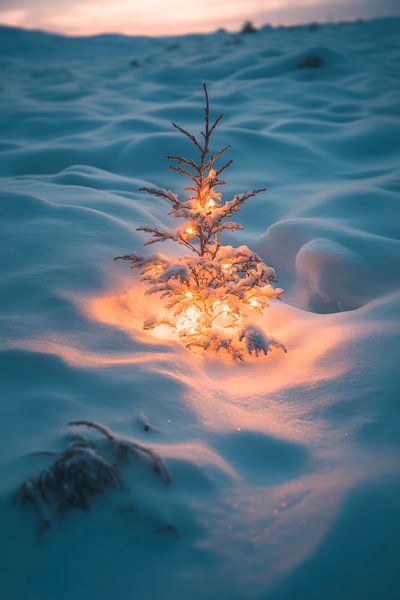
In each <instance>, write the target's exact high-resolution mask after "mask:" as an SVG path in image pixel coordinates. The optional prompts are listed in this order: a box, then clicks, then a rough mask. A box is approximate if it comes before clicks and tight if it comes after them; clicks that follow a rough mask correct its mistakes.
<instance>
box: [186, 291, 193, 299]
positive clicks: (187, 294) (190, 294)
mask: <svg viewBox="0 0 400 600" xmlns="http://www.w3.org/2000/svg"><path fill="white" fill-rule="evenodd" d="M185 296H186V298H193V294H192V292H186V294H185Z"/></svg>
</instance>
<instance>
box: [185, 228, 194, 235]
mask: <svg viewBox="0 0 400 600" xmlns="http://www.w3.org/2000/svg"><path fill="white" fill-rule="evenodd" d="M185 233H187V234H188V235H193V234H194V229H193V227H187V228H186V229H185Z"/></svg>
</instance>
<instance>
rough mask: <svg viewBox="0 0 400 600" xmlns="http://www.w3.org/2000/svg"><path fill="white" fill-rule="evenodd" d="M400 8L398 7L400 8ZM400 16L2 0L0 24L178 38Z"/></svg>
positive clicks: (338, 8) (198, 2)
mask: <svg viewBox="0 0 400 600" xmlns="http://www.w3.org/2000/svg"><path fill="white" fill-rule="evenodd" d="M396 7H397V8H396ZM399 13H400V4H398V2H397V0H68V2H66V1H65V0H42V1H38V0H0V23H3V24H7V25H14V26H19V27H26V28H31V29H32V28H35V29H46V30H49V31H54V32H59V33H64V34H68V35H90V34H96V33H105V32H114V33H125V34H145V35H174V34H180V33H187V32H204V31H213V30H215V29H217V28H219V27H225V28H226V29H230V30H237V29H239V28H240V26H241V24H242V23H243V21H244V20H245V19H251V20H253V21H254V23H256V24H257V25H262V24H265V23H272V24H279V23H283V24H293V23H298V22H308V21H313V20H319V21H329V20H340V19H354V18H359V17H364V18H370V17H375V16H385V15H391V14H399Z"/></svg>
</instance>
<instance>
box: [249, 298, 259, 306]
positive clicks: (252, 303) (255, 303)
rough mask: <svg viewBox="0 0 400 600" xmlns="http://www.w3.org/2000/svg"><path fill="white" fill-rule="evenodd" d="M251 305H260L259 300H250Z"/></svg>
mask: <svg viewBox="0 0 400 600" xmlns="http://www.w3.org/2000/svg"><path fill="white" fill-rule="evenodd" d="M250 306H258V301H257V300H255V299H254V298H253V299H252V300H250Z"/></svg>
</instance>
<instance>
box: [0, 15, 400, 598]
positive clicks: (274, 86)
mask: <svg viewBox="0 0 400 600" xmlns="http://www.w3.org/2000/svg"><path fill="white" fill-rule="evenodd" d="M399 29H400V20H398V19H393V20H380V21H379V20H377V21H371V22H364V23H362V22H360V23H354V24H338V25H326V26H321V27H317V28H312V29H309V28H308V27H299V28H293V29H275V30H273V29H265V30H263V31H260V32H258V33H257V34H254V35H246V36H242V37H241V36H235V35H232V34H227V33H225V32H223V31H219V32H217V33H215V34H213V35H206V36H203V35H190V36H183V37H179V38H173V39H172V38H168V39H167V38H157V39H147V38H131V37H123V36H117V35H110V36H99V37H95V38H74V39H68V38H62V37H58V36H54V35H47V34H45V33H41V32H28V31H22V30H14V29H9V28H2V29H1V30H0V48H1V65H2V71H3V86H2V89H1V92H0V94H1V96H0V102H1V121H2V139H1V146H0V153H1V160H0V174H1V218H2V236H1V242H0V243H1V256H2V261H1V264H2V278H1V283H2V291H1V295H0V303H1V309H2V320H1V327H2V336H1V387H2V394H1V398H2V401H1V412H0V422H1V430H2V434H1V452H0V465H1V476H0V486H1V487H0V490H1V504H0V528H1V532H2V544H1V546H0V548H1V549H0V579H1V582H2V583H1V589H2V595H3V596H4V597H5V598H7V600H14V599H15V600H20V599H22V598H23V599H24V600H25V599H29V600H30V599H32V600H33V599H35V600H36V599H38V598H40V600H54V598H57V600H70V599H71V598H75V599H77V600H80V599H82V600H83V599H85V600H86V599H87V598H96V599H99V600H103V599H104V600H108V599H110V598H114V597H115V598H122V597H135V598H139V599H147V598H165V599H172V598H174V599H176V598H193V599H194V600H202V599H205V598H207V599H214V598H215V599H217V598H218V599H221V598H232V599H247V598H254V599H260V600H261V599H263V600H264V599H270V598H271V599H273V600H280V599H282V600H283V599H284V600H286V599H289V598H296V599H307V600H310V599H315V600H319V599H320V598H322V597H323V598H324V599H325V600H327V599H332V600H337V599H339V598H340V600H347V599H352V600H355V599H358V598H360V599H363V600H366V599H373V598H377V597H384V598H385V600H387V599H391V598H393V599H394V598H396V597H397V596H398V587H399V583H400V581H399V572H398V568H397V567H398V564H397V556H396V552H398V546H399V535H400V531H399V522H400V521H399V508H398V497H399V492H400V478H399V463H398V460H397V457H398V442H399V439H400V438H399V423H400V420H399V415H398V364H399V341H398V340H399V325H398V323H399V314H398V312H399V299H400V286H399V268H398V265H399V258H400V243H399V232H400V218H399V213H398V206H397V205H398V202H399V182H400V171H399V158H400V150H399V145H398V139H399V133H400V120H399V115H400V92H399V73H398V63H399V59H400V44H399V39H400V38H399ZM316 56H318V57H319V59H318V60H317V59H315V58H312V57H316ZM310 57H311V58H310ZM135 61H136V62H135ZM131 62H132V64H131ZM307 65H308V67H307ZM310 65H311V66H310ZM203 81H206V82H207V83H208V89H209V94H210V99H211V110H212V114H214V115H217V114H218V113H219V112H224V113H225V117H224V119H223V121H222V123H221V126H220V128H219V132H218V134H217V135H216V141H215V142H216V144H218V146H219V147H220V146H221V147H222V146H225V145H228V144H231V145H232V149H231V150H230V151H229V153H227V154H226V156H227V157H228V154H229V158H233V159H234V161H235V162H234V164H233V166H232V168H231V169H230V170H229V172H227V173H226V177H227V180H228V186H227V188H226V190H224V197H225V196H226V195H227V194H228V195H231V197H232V198H233V197H234V195H235V194H240V193H242V192H245V191H246V190H247V189H253V188H256V187H264V186H265V187H267V188H268V191H267V193H265V194H262V195H259V196H256V197H254V198H252V199H250V200H249V201H248V202H247V203H246V205H245V207H244V208H243V210H242V211H241V213H240V215H238V221H240V223H241V224H242V225H243V226H244V230H243V231H240V232H238V231H232V232H230V231H229V232H227V233H225V238H224V240H225V243H226V244H233V245H236V246H240V245H247V246H249V248H250V249H252V250H254V251H255V252H257V253H258V254H259V255H260V256H261V257H262V258H263V259H264V260H265V261H266V262H267V263H268V264H270V265H272V267H274V268H275V269H276V272H277V274H278V276H279V278H280V279H279V285H280V286H282V288H284V289H285V290H286V292H285V295H284V297H283V300H282V302H278V301H275V300H273V301H272V302H271V306H270V308H268V309H266V311H265V316H264V317H263V319H261V321H260V322H261V323H262V324H263V329H264V330H265V331H267V332H268V334H270V335H271V337H272V338H274V339H275V338H276V339H279V340H280V341H281V342H282V343H284V344H285V346H286V347H287V349H288V352H287V354H284V353H283V352H281V351H279V350H276V349H272V350H271V352H270V353H269V354H268V356H267V357H264V356H262V357H261V358H258V359H257V358H255V357H254V358H252V359H251V360H250V361H249V362H248V363H245V364H239V365H234V364H232V362H231V361H230V360H228V359H226V360H225V359H224V357H223V351H221V352H220V353H218V355H217V356H215V355H208V356H205V357H204V356H202V355H201V354H198V353H192V352H190V351H189V350H187V349H186V348H184V347H183V346H182V345H181V344H180V343H179V341H177V340H175V339H172V338H171V337H170V336H169V334H168V333H166V332H163V331H160V332H159V333H158V334H157V335H156V333H155V332H152V331H144V330H143V329H142V325H143V321H145V320H146V319H149V318H150V317H151V316H152V315H153V314H160V311H161V312H162V308H161V307H162V304H161V303H159V302H158V300H157V298H156V297H155V296H150V297H149V296H145V295H144V291H145V287H144V286H143V284H141V283H140V282H139V280H138V275H137V274H136V273H135V272H134V271H130V270H129V269H128V268H127V265H126V263H124V262H123V261H118V262H114V261H113V258H114V257H115V256H121V255H125V254H130V253H132V252H138V253H142V252H143V246H142V243H143V241H144V240H145V239H146V237H145V235H144V234H143V233H140V232H137V231H136V228H137V227H139V226H143V225H148V226H154V227H164V228H168V227H170V226H171V225H172V220H171V219H172V217H168V216H167V210H168V205H167V203H166V202H165V201H164V200H163V199H162V198H153V197H150V196H146V194H143V193H140V192H138V188H140V187H151V186H157V187H161V188H165V189H171V190H172V191H173V192H176V193H179V194H182V193H183V182H182V181H181V178H180V176H179V174H177V173H174V172H168V171H167V170H166V162H167V161H166V160H165V156H166V155H167V154H172V153H173V154H179V155H180V154H187V151H188V145H187V143H186V141H185V140H184V139H182V136H180V135H179V134H178V132H176V131H175V130H174V129H173V128H172V127H171V126H170V122H171V121H176V122H178V123H179V124H181V125H182V126H184V127H187V128H190V129H192V130H194V131H196V130H197V131H198V129H199V128H200V126H201V122H202V113H201V109H202V105H203V95H202V88H201V84H202V82H203ZM169 244H170V242H166V244H165V245H164V246H165V247H164V250H165V252H166V253H168V254H170V255H175V254H174V253H176V252H177V250H176V249H175V248H174V245H173V244H171V245H169ZM264 326H265V327H264ZM85 419H87V420H90V421H96V422H100V423H104V424H105V425H106V426H108V427H109V428H111V430H112V431H113V432H115V434H117V435H120V436H121V437H122V438H129V439H134V440H136V442H137V443H140V444H142V445H145V446H146V447H150V448H152V449H153V450H154V451H155V452H157V454H158V455H159V456H161V457H162V459H163V460H164V461H165V463H166V465H167V467H168V470H169V472H170V474H171V478H172V481H171V485H170V486H165V485H163V484H162V482H160V479H159V478H157V477H156V476H154V473H152V472H151V470H149V469H148V465H146V464H143V461H135V460H132V461H131V462H130V463H129V464H127V465H125V466H124V467H123V479H124V481H125V482H126V489H125V490H124V491H118V490H110V491H109V492H107V493H106V494H104V495H103V496H100V497H99V498H95V499H94V500H93V502H92V505H91V508H90V510H89V511H79V510H77V511H70V512H69V513H68V515H66V516H65V518H64V519H61V520H60V521H59V522H57V524H56V525H55V526H54V528H53V530H52V531H51V532H49V533H48V534H46V535H45V536H43V537H42V538H40V539H39V540H38V539H37V535H36V532H37V523H36V521H35V515H34V514H32V513H31V512H30V511H28V510H24V509H22V508H21V507H20V506H18V505H16V504H15V503H14V502H13V501H12V500H13V498H14V496H15V493H16V490H17V489H18V486H20V485H21V484H22V483H23V481H24V480H26V479H27V478H29V477H30V476H31V475H32V474H34V473H35V472H37V471H39V470H41V469H43V468H46V467H48V466H49V465H50V464H51V461H52V460H53V459H51V457H46V456H43V455H36V456H29V455H30V453H33V452H38V451H42V450H46V451H52V452H62V451H64V450H65V449H66V447H67V446H68V444H69V443H70V434H71V433H72V432H70V429H71V428H70V427H68V422H69V421H76V420H78V421H79V420H85ZM147 422H149V423H151V424H152V427H151V428H149V427H147V428H146V427H145V426H144V425H143V423H147Z"/></svg>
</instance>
